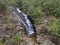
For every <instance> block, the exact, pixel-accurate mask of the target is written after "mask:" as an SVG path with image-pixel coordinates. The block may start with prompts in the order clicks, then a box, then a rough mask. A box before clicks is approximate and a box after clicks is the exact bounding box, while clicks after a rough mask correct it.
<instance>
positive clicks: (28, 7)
mask: <svg viewBox="0 0 60 45" xmlns="http://www.w3.org/2000/svg"><path fill="white" fill-rule="evenodd" d="M36 1H37V0H20V1H19V2H17V5H18V7H20V9H21V10H22V11H23V12H25V13H26V14H27V15H29V16H30V17H31V19H32V20H33V21H35V20H38V18H39V17H40V16H42V9H41V6H39V5H38V2H36Z"/></svg>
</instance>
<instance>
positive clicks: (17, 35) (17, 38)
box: [12, 33, 20, 43]
mask: <svg viewBox="0 0 60 45" xmlns="http://www.w3.org/2000/svg"><path fill="white" fill-rule="evenodd" d="M12 38H13V40H14V42H15V43H18V42H19V41H20V38H19V34H18V33H16V34H15V35H14V36H13V37H12Z"/></svg>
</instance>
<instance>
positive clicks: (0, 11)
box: [0, 1, 6, 13]
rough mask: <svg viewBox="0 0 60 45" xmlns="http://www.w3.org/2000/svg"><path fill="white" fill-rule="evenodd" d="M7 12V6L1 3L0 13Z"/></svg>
mask: <svg viewBox="0 0 60 45" xmlns="http://www.w3.org/2000/svg"><path fill="white" fill-rule="evenodd" d="M5 11H6V5H5V4H3V3H2V2H1V1H0V13H2V12H5Z"/></svg>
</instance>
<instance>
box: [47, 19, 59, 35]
mask: <svg viewBox="0 0 60 45" xmlns="http://www.w3.org/2000/svg"><path fill="white" fill-rule="evenodd" d="M48 32H49V33H51V34H52V35H54V36H60V20H59V19H57V18H53V20H52V21H51V22H49V29H48Z"/></svg>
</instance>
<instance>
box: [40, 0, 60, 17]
mask: <svg viewBox="0 0 60 45" xmlns="http://www.w3.org/2000/svg"><path fill="white" fill-rule="evenodd" d="M41 5H42V9H43V11H44V12H46V14H47V15H54V16H59V15H60V0H45V1H43V2H42V3H41Z"/></svg>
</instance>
